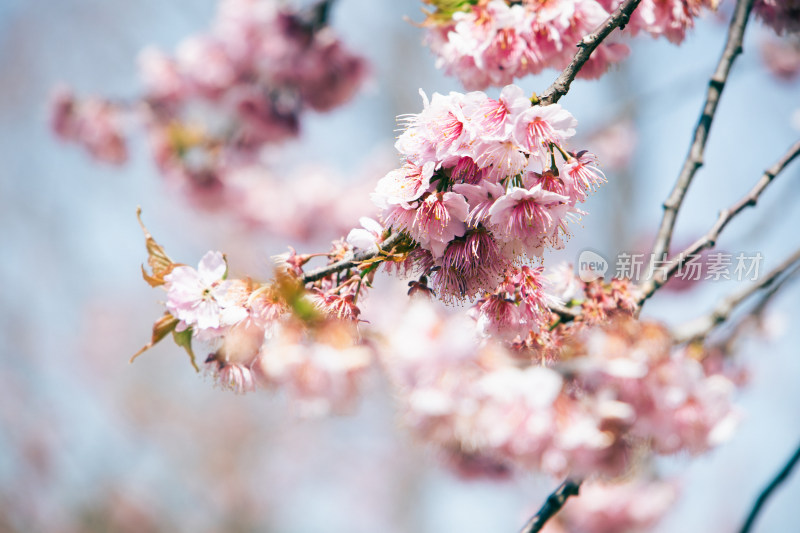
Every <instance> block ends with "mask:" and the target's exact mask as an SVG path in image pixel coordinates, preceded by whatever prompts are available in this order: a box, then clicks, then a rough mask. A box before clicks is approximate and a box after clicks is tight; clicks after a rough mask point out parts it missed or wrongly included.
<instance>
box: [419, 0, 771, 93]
mask: <svg viewBox="0 0 800 533" xmlns="http://www.w3.org/2000/svg"><path fill="white" fill-rule="evenodd" d="M424 1H425V3H427V4H430V5H431V6H433V11H431V12H428V17H427V18H426V20H425V21H424V22H423V23H422V25H423V26H424V27H425V28H427V37H426V40H427V42H428V44H429V45H430V47H431V50H432V51H433V53H434V54H436V56H437V58H438V59H437V65H438V66H439V67H440V68H443V69H444V70H445V72H446V73H448V74H451V75H454V76H456V77H457V78H458V79H459V80H460V81H461V83H462V84H463V85H464V86H465V87H466V88H467V89H484V88H486V87H489V86H503V85H506V84H509V83H512V82H513V81H514V80H516V79H518V78H522V77H524V76H526V75H528V74H538V73H539V72H541V71H542V70H544V69H547V68H553V69H563V68H564V67H566V66H567V65H568V64H569V62H570V61H571V60H572V56H573V55H574V53H575V45H576V43H579V42H580V41H581V40H582V39H583V37H584V36H586V35H588V34H589V33H591V32H592V31H594V30H595V29H596V28H597V27H598V26H600V25H601V24H602V23H603V22H604V21H605V20H606V18H607V17H608V16H609V14H610V13H612V12H613V11H614V10H615V9H616V8H617V7H618V6H619V5H620V4H621V0H549V1H546V2H542V1H539V0H523V1H521V2H509V1H507V0H470V1H464V2H450V1H447V0H424ZM770 1H771V2H772V3H773V4H774V3H776V2H775V1H774V0H764V3H765V4H766V3H769V2H770ZM703 7H708V8H712V9H714V8H716V0H642V2H641V5H640V6H639V7H638V9H637V10H636V11H634V13H633V15H632V16H631V18H630V21H629V22H628V23H627V25H626V28H627V29H628V32H629V33H631V34H632V35H635V34H636V33H638V32H640V31H643V32H647V33H649V34H650V35H652V36H653V37H660V36H664V37H666V38H667V39H669V40H670V41H672V42H673V43H676V44H677V43H680V42H681V41H683V39H684V38H685V35H686V31H687V30H688V29H690V28H691V27H692V26H693V25H694V19H695V18H696V17H697V16H698V15H699V14H700V11H701V8H703ZM628 53H629V50H628V47H627V46H626V45H625V44H623V43H621V42H619V39H618V37H616V36H614V37H612V38H610V39H606V40H605V41H604V42H603V43H602V44H600V46H599V47H598V48H597V49H596V50H595V51H594V53H593V54H592V56H591V58H590V59H589V60H588V62H587V63H586V64H585V65H584V67H583V68H582V69H581V71H580V72H579V73H578V76H579V77H583V78H599V77H600V76H602V75H603V74H604V73H605V72H606V70H608V68H609V66H610V65H613V64H615V63H618V62H620V61H622V60H623V59H625V58H626V57H627V56H628Z"/></svg>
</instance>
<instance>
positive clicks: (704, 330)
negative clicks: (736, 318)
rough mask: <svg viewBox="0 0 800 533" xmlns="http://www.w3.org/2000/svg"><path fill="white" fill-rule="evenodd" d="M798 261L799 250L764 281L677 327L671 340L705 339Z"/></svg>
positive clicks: (799, 259)
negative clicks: (709, 311) (740, 306)
mask: <svg viewBox="0 0 800 533" xmlns="http://www.w3.org/2000/svg"><path fill="white" fill-rule="evenodd" d="M798 261H800V250H797V251H796V252H795V253H793V254H792V255H791V256H790V257H788V258H787V259H786V260H785V261H784V262H783V263H781V264H780V265H778V266H777V267H775V268H774V269H773V270H771V271H770V272H769V273H768V274H767V275H766V276H764V279H762V280H760V281H759V282H758V283H754V284H752V285H750V286H749V287H747V288H745V289H743V290H741V291H739V292H737V293H735V294H732V295H731V296H728V297H727V298H725V299H724V300H722V301H721V302H720V303H719V304H718V305H717V306H716V307H715V308H714V310H713V311H712V312H711V313H710V314H709V315H706V316H702V317H699V318H697V319H695V320H692V321H691V322H687V323H686V324H684V325H682V326H679V327H678V328H677V329H676V330H675V332H674V333H673V338H674V339H675V341H676V342H692V341H699V340H703V339H705V338H706V337H707V336H708V335H709V334H710V333H711V332H712V331H713V330H714V328H716V327H717V326H719V325H720V324H722V323H723V322H725V321H726V320H728V318H730V316H731V314H732V313H733V311H734V310H735V309H736V308H737V307H738V306H739V305H741V304H742V302H744V301H745V300H747V299H748V298H749V297H750V296H752V295H753V294H755V293H756V292H758V291H760V290H762V289H766V288H769V287H771V286H772V285H773V283H775V282H776V281H777V280H778V278H780V277H781V276H782V275H783V274H784V273H786V272H787V271H788V270H790V269H791V268H792V267H793V266H794V265H795V264H796V263H797V262H798ZM787 278H788V276H785V277H784V278H783V279H782V280H781V282H780V283H778V284H776V287H775V288H778V287H780V286H781V285H782V284H783V281H784V280H785V279H787ZM771 294H774V293H771Z"/></svg>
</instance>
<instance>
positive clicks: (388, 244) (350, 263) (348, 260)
mask: <svg viewBox="0 0 800 533" xmlns="http://www.w3.org/2000/svg"><path fill="white" fill-rule="evenodd" d="M402 237H403V234H402V233H400V232H397V233H393V234H392V235H390V236H389V237H387V239H386V240H385V241H383V242H382V243H381V244H380V246H378V245H377V244H375V245H373V246H372V247H370V248H368V249H367V250H363V251H361V252H358V253H355V254H350V255H349V256H348V257H345V258H344V259H342V260H341V261H338V262H336V263H332V264H330V265H328V266H324V267H321V268H318V269H316V270H312V271H311V272H308V273H307V274H305V275H304V276H303V279H302V281H303V283H304V284H305V283H312V282H314V281H318V280H321V279H322V278H324V277H327V276H330V275H331V274H335V273H337V272H341V271H343V270H347V269H348V268H353V267H354V266H356V265H357V264H358V263H361V262H362V261H368V260H370V259H373V258H375V257H378V256H379V255H381V254H382V253H386V252H388V251H389V250H391V249H392V247H393V246H394V245H395V244H397V243H398V241H400V239H401V238H402Z"/></svg>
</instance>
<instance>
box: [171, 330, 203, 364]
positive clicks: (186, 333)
mask: <svg viewBox="0 0 800 533" xmlns="http://www.w3.org/2000/svg"><path fill="white" fill-rule="evenodd" d="M172 338H173V339H174V340H175V344H177V345H178V346H180V347H182V348H184V349H185V350H186V353H188V354H189V358H190V359H191V361H192V366H193V367H194V369H195V370H196V371H197V372H200V368H199V367H198V366H197V361H196V360H195V357H194V352H193V351H192V328H187V329H185V330H183V331H175V330H173V331H172Z"/></svg>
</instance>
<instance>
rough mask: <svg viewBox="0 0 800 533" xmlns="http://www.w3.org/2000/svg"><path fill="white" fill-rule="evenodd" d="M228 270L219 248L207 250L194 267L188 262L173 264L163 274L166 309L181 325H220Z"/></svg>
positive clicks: (210, 327) (207, 326) (202, 326)
mask: <svg viewBox="0 0 800 533" xmlns="http://www.w3.org/2000/svg"><path fill="white" fill-rule="evenodd" d="M227 270H228V265H227V264H226V262H225V258H224V256H223V255H222V253H220V252H208V253H206V254H205V255H204V256H203V258H202V259H201V260H200V263H199V264H198V266H197V270H195V269H194V268H192V267H190V266H177V267H175V268H174V269H173V270H172V272H171V273H170V274H168V275H167V276H165V277H164V280H165V281H166V282H167V283H166V288H167V304H166V305H167V310H168V311H169V312H170V313H172V315H173V316H175V317H176V318H178V319H179V320H180V321H181V322H182V324H183V326H184V327H194V326H196V327H197V328H198V329H199V330H209V329H215V328H219V327H220V325H222V323H221V321H220V314H221V312H222V310H223V309H224V308H225V307H227V306H228V300H227V295H228V285H229V284H228V283H225V282H224V281H223V277H224V276H225V273H226V272H227Z"/></svg>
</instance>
